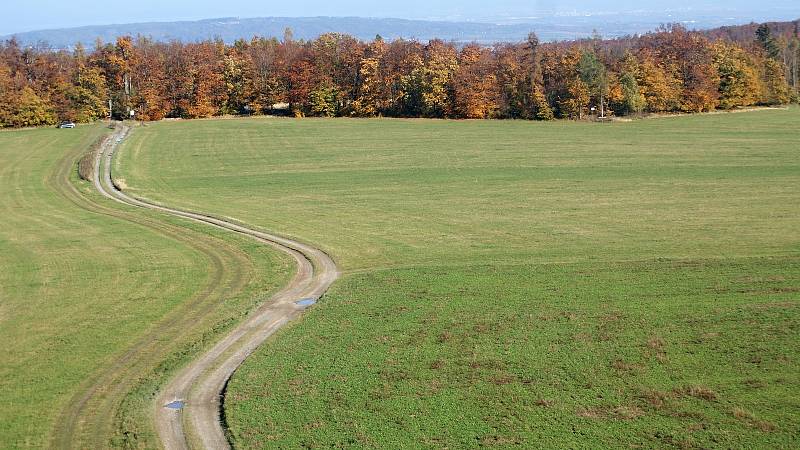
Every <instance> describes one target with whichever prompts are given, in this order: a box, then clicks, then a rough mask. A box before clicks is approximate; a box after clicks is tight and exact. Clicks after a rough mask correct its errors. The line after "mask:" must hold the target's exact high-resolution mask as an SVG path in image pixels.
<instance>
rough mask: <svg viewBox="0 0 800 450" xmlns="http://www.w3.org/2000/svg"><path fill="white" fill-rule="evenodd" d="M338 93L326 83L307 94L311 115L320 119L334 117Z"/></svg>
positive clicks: (336, 109)
mask: <svg viewBox="0 0 800 450" xmlns="http://www.w3.org/2000/svg"><path fill="white" fill-rule="evenodd" d="M337 97H338V93H337V91H336V88H335V87H333V86H331V85H330V84H328V83H325V84H322V85H321V86H318V87H317V88H316V89H314V90H312V91H311V92H310V93H309V108H310V110H311V114H313V115H315V116H320V117H334V116H336V114H337V112H338V108H337Z"/></svg>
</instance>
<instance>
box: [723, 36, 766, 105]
mask: <svg viewBox="0 0 800 450" xmlns="http://www.w3.org/2000/svg"><path fill="white" fill-rule="evenodd" d="M714 64H715V65H716V68H717V73H719V79H720V81H719V96H720V100H719V105H720V107H722V108H726V109H730V108H735V107H740V106H750V105H753V104H755V103H756V102H758V100H759V98H760V96H761V94H760V91H761V86H760V85H759V80H758V73H757V71H756V68H755V66H754V64H753V61H752V60H751V58H750V57H749V56H748V55H747V54H746V53H745V51H744V50H743V49H742V48H740V47H739V46H738V45H736V44H732V43H726V42H724V41H720V42H717V43H716V44H714Z"/></svg>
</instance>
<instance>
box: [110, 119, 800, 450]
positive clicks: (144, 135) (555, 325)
mask: <svg viewBox="0 0 800 450" xmlns="http://www.w3.org/2000/svg"><path fill="white" fill-rule="evenodd" d="M798 123H800V110H798V109H796V108H795V109H790V110H783V111H758V112H752V113H742V114H726V115H708V116H693V117H679V118H665V119H656V120H645V121H638V122H631V123H615V124H576V123H567V122H560V123H550V124H532V123H527V122H454V121H425V120H302V121H297V120H286V119H249V120H217V121H198V122H184V123H161V124H154V125H149V126H148V127H146V128H143V129H139V130H137V131H136V133H135V134H134V135H133V137H132V139H131V141H130V142H129V143H128V144H127V145H126V147H125V148H124V150H123V153H122V154H121V158H120V160H119V161H118V162H117V164H118V168H119V169H120V170H119V171H118V173H120V174H121V175H120V176H121V177H122V178H124V183H125V184H126V185H128V186H129V188H130V189H131V190H132V191H133V192H135V193H137V194H140V195H144V196H147V197H150V198H153V199H156V200H161V201H164V202H166V203H169V204H173V205H178V206H183V207H187V208H194V209H199V210H203V211H213V212H215V213H217V214H221V215H226V216H229V217H232V218H235V219H237V220H241V221H244V222H247V223H250V224H254V225H257V226H261V227H263V228H266V229H270V230H274V231H277V232H283V233H286V234H290V235H293V236H298V237H300V238H302V239H305V240H309V241H312V242H314V243H315V244H317V245H319V246H321V247H322V248H325V249H327V250H328V251H330V252H331V253H332V254H333V255H334V256H335V257H336V259H337V261H338V262H339V263H340V265H341V266H342V267H343V268H344V269H345V270H346V272H347V273H346V274H345V276H344V278H343V279H342V280H341V281H340V282H339V283H338V284H337V285H335V286H334V288H333V290H332V292H331V293H330V294H329V295H328V296H327V297H326V298H325V300H324V301H323V302H322V303H321V304H320V305H319V307H318V308H316V309H314V310H312V311H311V312H309V314H308V316H307V317H306V318H304V319H303V320H302V321H301V322H299V323H297V324H295V325H292V326H290V327H289V328H288V329H286V330H284V331H283V332H281V333H279V335H278V336H277V337H276V338H275V339H273V340H271V341H270V342H269V343H268V344H267V345H266V346H265V347H264V348H263V349H261V350H260V351H259V352H257V353H256V354H255V355H254V356H253V357H252V358H251V359H250V360H248V362H247V363H246V364H245V365H244V366H243V368H242V369H241V370H240V371H239V372H238V373H237V375H236V376H235V377H234V379H233V380H232V382H231V384H230V385H229V389H228V396H227V398H226V414H227V420H228V423H229V424H230V426H231V431H232V434H233V436H234V444H235V445H236V446H238V447H242V448H253V447H256V448H257V447H272V446H284V447H296V446H301V445H307V446H312V447H314V446H316V447H328V446H337V445H341V446H368V447H375V448H387V447H388V448H392V447H395V448H396V447H415V446H424V447H450V448H458V447H477V446H482V445H486V446H491V445H499V446H505V445H524V446H543V447H554V446H555V447H597V446H644V447H653V446H677V447H692V446H697V447H731V446H751V447H776V446H780V447H791V446H793V444H796V442H797V439H798V435H797V429H798V426H799V425H800V405H799V404H798V402H797V396H796V394H794V392H795V391H797V390H799V389H800V377H799V376H798V372H797V371H796V370H795V368H796V366H797V364H798V357H799V356H800V338H799V337H798V333H797V331H798V326H799V325H800V317H798V314H797V312H798V305H800V190H799V189H798V186H800V158H798V156H800V155H799V154H798V152H800V133H798Z"/></svg>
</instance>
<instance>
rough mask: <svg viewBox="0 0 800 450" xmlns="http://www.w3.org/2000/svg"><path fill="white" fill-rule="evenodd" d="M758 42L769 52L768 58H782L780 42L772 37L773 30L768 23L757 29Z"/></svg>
mask: <svg viewBox="0 0 800 450" xmlns="http://www.w3.org/2000/svg"><path fill="white" fill-rule="evenodd" d="M756 41H757V42H758V44H759V45H760V46H761V48H763V49H764V51H765V52H767V56H769V57H770V58H772V59H778V57H780V54H781V49H780V47H779V46H778V41H777V40H776V39H775V37H774V36H773V35H772V29H771V28H770V27H769V25H767V24H766V23H764V24H761V25H760V26H759V27H758V29H756Z"/></svg>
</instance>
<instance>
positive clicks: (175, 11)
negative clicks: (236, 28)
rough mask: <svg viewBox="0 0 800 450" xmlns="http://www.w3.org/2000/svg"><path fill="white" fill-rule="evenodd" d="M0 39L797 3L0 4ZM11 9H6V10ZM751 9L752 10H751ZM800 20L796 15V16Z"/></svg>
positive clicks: (59, 0)
mask: <svg viewBox="0 0 800 450" xmlns="http://www.w3.org/2000/svg"><path fill="white" fill-rule="evenodd" d="M0 1H2V2H3V3H5V4H4V5H2V11H3V13H2V15H0V35H3V34H8V33H16V32H20V31H30V30H36V29H44V28H65V27H73V26H81V25H105V24H111V23H131V22H144V21H174V20H193V19H208V18H217V17H265V16H366V17H401V18H443V19H481V18H494V17H498V16H504V15H513V16H524V15H533V14H535V13H537V12H541V11H573V10H579V11H630V10H634V9H647V10H654V11H661V10H665V9H666V8H715V9H716V8H719V9H740V10H741V9H749V10H755V11H765V10H766V9H784V10H786V9H789V10H791V9H794V10H798V11H800V6H798V3H800V0H762V1H755V0H670V1H668V2H664V1H663V0H592V1H587V0H528V1H525V0H445V1H434V0H389V1H387V0H288V1H287V0H281V1H274V0H266V1H258V0H130V1H124V0H123V1H113V0H112V1H104V2H101V1H96V0H0ZM9 3H10V4H9ZM753 5H755V6H753ZM798 14H800V12H798Z"/></svg>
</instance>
